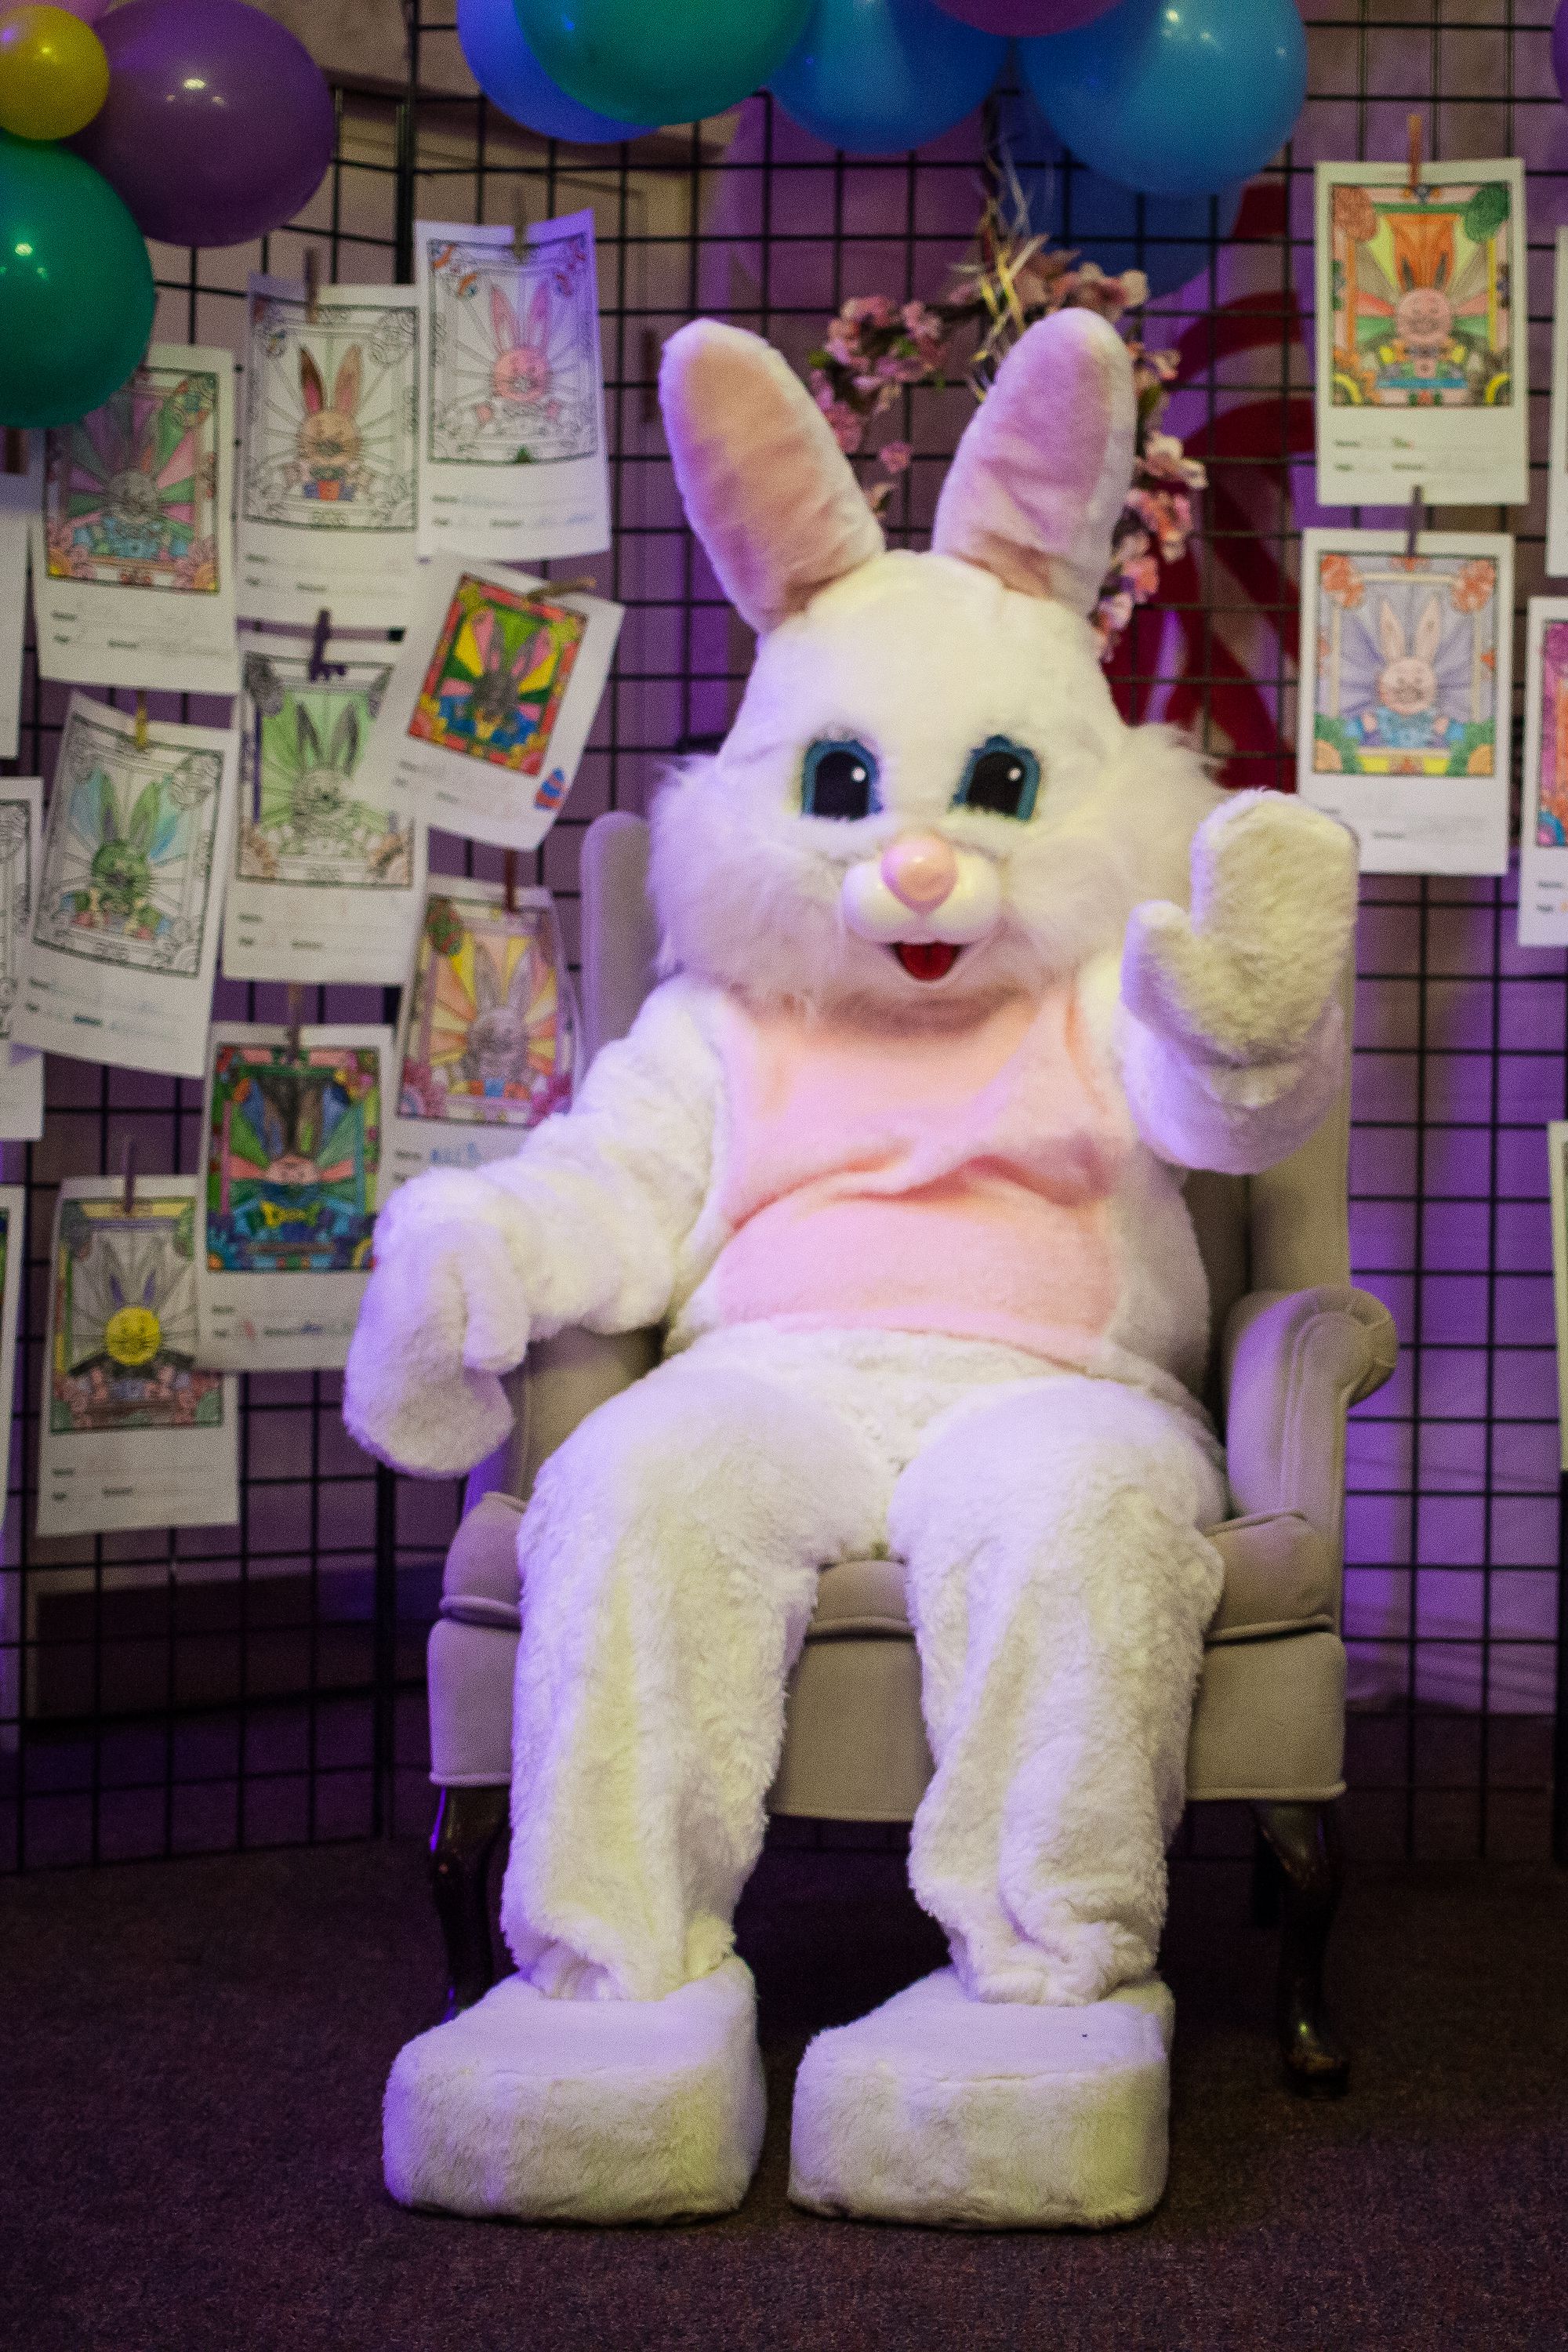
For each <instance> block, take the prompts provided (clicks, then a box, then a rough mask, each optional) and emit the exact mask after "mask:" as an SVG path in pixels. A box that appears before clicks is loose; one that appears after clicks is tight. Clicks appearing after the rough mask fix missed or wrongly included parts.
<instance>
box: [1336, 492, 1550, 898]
mask: <svg viewBox="0 0 1568 2352" xmlns="http://www.w3.org/2000/svg"><path fill="white" fill-rule="evenodd" d="M1512 614H1513V541H1512V540H1511V539H1509V538H1508V537H1506V536H1504V535H1503V534H1501V533H1494V532H1489V531H1441V530H1430V531H1424V532H1423V533H1422V534H1421V537H1420V539H1419V541H1418V542H1417V548H1416V553H1415V556H1414V558H1412V557H1409V556H1407V555H1406V554H1405V537H1404V535H1403V534H1402V533H1401V532H1399V531H1384V530H1309V531H1307V532H1305V533H1303V535H1302V541H1301V690H1300V722H1299V727H1298V733H1297V790H1298V791H1299V792H1300V795H1301V797H1302V799H1303V800H1304V801H1307V802H1309V803H1310V804H1311V806H1312V807H1314V808H1321V809H1324V810H1326V811H1327V812H1328V814H1330V815H1331V816H1337V817H1339V818H1341V819H1342V821H1343V823H1344V824H1348V825H1349V826H1350V828H1351V830H1352V832H1353V833H1354V835H1355V836H1356V838H1357V840H1358V842H1359V843H1360V845H1361V865H1362V871H1363V874H1502V873H1506V872H1507V870H1508V796H1509V751H1510V741H1509V725H1510V719H1509V715H1510V709H1511V707H1512V706H1511V703H1510V656H1511V653H1512V645H1513V630H1512ZM1499 719H1501V723H1499Z"/></svg>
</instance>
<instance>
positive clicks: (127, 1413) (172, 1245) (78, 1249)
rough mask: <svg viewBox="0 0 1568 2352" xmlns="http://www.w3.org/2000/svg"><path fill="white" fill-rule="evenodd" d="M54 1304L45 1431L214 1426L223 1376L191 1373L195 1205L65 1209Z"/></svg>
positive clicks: (108, 1203)
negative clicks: (47, 1411) (47, 1425)
mask: <svg viewBox="0 0 1568 2352" xmlns="http://www.w3.org/2000/svg"><path fill="white" fill-rule="evenodd" d="M54 1292H55V1296H54V1356H53V1360H52V1362H51V1365H50V1394H49V1427H50V1428H51V1430H53V1431H55V1432H56V1433H60V1434H64V1433H70V1432H102V1431H107V1430H125V1429H216V1428H218V1427H219V1426H220V1425H221V1423H222V1421H223V1374H222V1373H221V1372H214V1371H205V1370H200V1369H198V1367H197V1364H196V1265H195V1202H194V1201H191V1200H188V1199H187V1200H184V1201H163V1200H160V1199H158V1197H157V1196H156V1193H155V1192H153V1191H152V1190H151V1188H149V1190H148V1192H147V1193H146V1194H138V1196H137V1198H136V1201H135V1203H134V1206H133V1208H132V1213H131V1214H130V1215H129V1216H127V1215H126V1213H125V1209H124V1203H123V1202H121V1201H119V1200H115V1199H110V1200H103V1201H67V1202H64V1203H63V1205H62V1207H61V1209H60V1221H59V1241H58V1249H57V1252H56V1255H55V1267H54Z"/></svg>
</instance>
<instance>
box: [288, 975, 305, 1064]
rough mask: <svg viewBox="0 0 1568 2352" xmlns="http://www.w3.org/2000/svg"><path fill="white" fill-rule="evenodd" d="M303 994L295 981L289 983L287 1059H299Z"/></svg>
mask: <svg viewBox="0 0 1568 2352" xmlns="http://www.w3.org/2000/svg"><path fill="white" fill-rule="evenodd" d="M304 1014H305V992H304V990H303V989H302V988H301V987H300V983H299V982H298V981H297V980H291V981H290V982H289V1060H290V1061H291V1062H297V1061H299V1060H300V1028H301V1027H302V1025H303V1023H304Z"/></svg>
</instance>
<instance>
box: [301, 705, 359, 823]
mask: <svg viewBox="0 0 1568 2352" xmlns="http://www.w3.org/2000/svg"><path fill="white" fill-rule="evenodd" d="M294 735H295V750H296V755H297V759H296V766H295V772H294V783H293V789H292V791H291V792H290V793H289V814H290V815H291V816H292V819H293V822H294V825H295V827H296V830H297V831H299V832H300V833H307V834H311V833H322V832H327V831H330V830H331V828H332V827H333V826H334V825H335V824H337V823H338V822H339V821H340V820H341V819H342V817H343V815H344V814H345V812H346V809H347V805H348V797H349V782H350V779H351V778H352V777H353V772H354V769H355V767H356V766H357V765H358V762H359V754H360V722H359V713H358V711H357V710H356V709H354V706H353V703H352V702H347V703H345V704H344V706H343V708H342V710H341V711H340V712H339V714H338V716H337V719H335V721H334V722H333V726H332V731H331V739H330V740H329V741H328V743H327V746H326V748H325V749H324V750H323V748H322V744H321V734H320V732H319V731H318V730H317V727H316V723H315V721H314V719H312V718H311V716H310V712H309V711H308V710H307V709H306V708H305V706H304V704H303V703H302V702H296V704H295V705H294Z"/></svg>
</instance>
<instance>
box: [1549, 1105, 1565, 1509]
mask: <svg viewBox="0 0 1568 2352" xmlns="http://www.w3.org/2000/svg"><path fill="white" fill-rule="evenodd" d="M1546 1164H1547V1169H1548V1171H1549V1172H1548V1186H1549V1190H1550V1192H1551V1199H1552V1299H1553V1304H1554V1306H1555V1307H1556V1313H1557V1424H1558V1454H1559V1459H1560V1461H1561V1464H1562V1467H1563V1471H1564V1472H1565V1473H1568V1119H1561V1118H1554V1119H1550V1120H1548V1122H1547V1128H1546Z"/></svg>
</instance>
